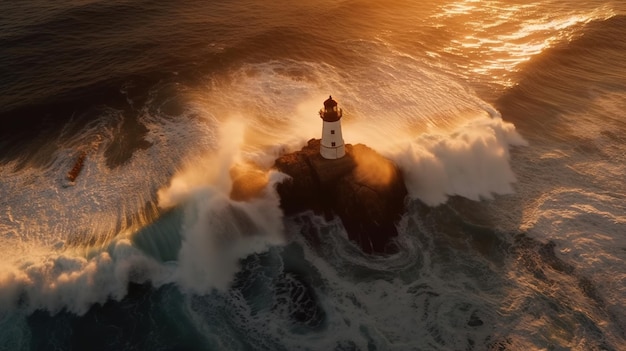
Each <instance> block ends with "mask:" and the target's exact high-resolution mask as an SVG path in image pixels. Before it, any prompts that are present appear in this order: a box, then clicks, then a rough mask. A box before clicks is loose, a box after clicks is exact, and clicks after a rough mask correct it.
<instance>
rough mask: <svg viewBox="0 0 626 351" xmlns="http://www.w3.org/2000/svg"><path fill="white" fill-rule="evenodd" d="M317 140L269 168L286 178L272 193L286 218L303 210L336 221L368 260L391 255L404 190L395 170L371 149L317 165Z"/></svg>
mask: <svg viewBox="0 0 626 351" xmlns="http://www.w3.org/2000/svg"><path fill="white" fill-rule="evenodd" d="M319 149H320V140H319V139H311V140H310V141H309V142H308V144H307V145H306V146H305V147H304V148H302V150H300V151H296V152H293V153H290V154H286V155H283V156H281V157H280V158H278V159H277V160H276V162H275V164H274V168H276V169H277V170H279V171H281V172H283V173H285V174H287V175H289V176H290V179H287V180H285V181H283V182H282V183H280V184H278V185H277V187H276V189H277V191H278V194H279V195H280V199H281V207H282V209H283V211H284V212H285V214H286V215H292V214H296V213H299V212H303V211H306V210H313V211H314V212H315V213H318V214H323V215H324V216H325V217H326V218H327V219H330V218H332V217H333V216H335V215H336V216H338V217H339V218H340V219H341V221H342V223H343V225H344V227H345V229H346V232H347V233H348V237H349V238H350V240H352V241H353V242H355V243H356V244H358V245H359V247H360V248H361V249H362V250H363V251H364V252H366V253H368V254H390V253H394V252H396V251H397V247H396V245H395V244H394V238H396V237H397V235H398V232H397V228H396V223H397V222H398V221H399V220H400V217H401V216H402V214H403V213H404V210H405V198H406V195H407V190H406V187H405V185H404V180H403V178H402V174H401V172H400V170H399V169H398V168H397V166H396V165H395V164H394V163H393V162H391V161H390V160H388V159H386V158H384V157H383V156H381V155H380V154H378V153H377V152H376V151H374V150H372V149H371V148H369V147H367V146H365V145H362V144H357V145H354V146H353V145H350V144H348V145H346V156H345V157H343V158H341V159H337V160H327V159H323V158H322V157H321V156H320V153H319Z"/></svg>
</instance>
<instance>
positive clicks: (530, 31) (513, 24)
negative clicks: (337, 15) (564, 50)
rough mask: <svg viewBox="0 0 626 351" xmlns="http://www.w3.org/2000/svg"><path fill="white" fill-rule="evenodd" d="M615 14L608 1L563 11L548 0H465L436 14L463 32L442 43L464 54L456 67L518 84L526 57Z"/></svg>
mask: <svg viewBox="0 0 626 351" xmlns="http://www.w3.org/2000/svg"><path fill="white" fill-rule="evenodd" d="M614 15H615V13H614V11H613V10H612V9H611V8H609V7H606V6H604V7H599V8H585V7H581V9H579V10H576V11H570V12H569V13H565V14H564V13H563V12H562V11H551V8H550V6H549V5H545V4H512V3H510V2H504V1H477V0H462V1H457V2H454V3H451V4H447V5H444V6H442V8H441V10H440V11H439V12H438V13H437V14H436V15H434V16H433V17H434V18H437V19H438V20H440V21H443V23H447V24H448V26H449V27H450V28H451V29H453V30H454V31H455V32H457V34H460V36H458V37H456V38H454V39H451V40H450V42H449V45H448V46H447V47H445V48H443V51H444V52H446V53H449V54H451V55H454V56H459V57H462V58H463V60H461V61H460V62H463V63H457V66H461V67H460V68H462V69H464V70H466V71H468V72H472V73H476V74H478V75H480V76H489V77H490V78H491V79H494V80H496V81H498V82H499V83H500V84H502V85H503V86H505V87H508V86H512V85H513V84H514V80H513V79H512V78H511V77H510V76H509V75H510V73H512V72H517V71H518V70H519V67H520V65H522V64H523V63H524V62H526V61H528V60H530V59H531V58H532V57H535V56H537V55H539V54H541V53H542V52H544V51H545V50H546V49H548V48H550V47H554V46H555V45H557V44H558V43H562V42H568V41H571V40H572V39H574V38H576V36H577V35H578V34H579V33H581V31H580V29H581V28H582V26H583V25H585V24H587V23H589V22H591V21H594V20H601V19H607V18H610V17H612V16H614ZM520 19H521V20H520Z"/></svg>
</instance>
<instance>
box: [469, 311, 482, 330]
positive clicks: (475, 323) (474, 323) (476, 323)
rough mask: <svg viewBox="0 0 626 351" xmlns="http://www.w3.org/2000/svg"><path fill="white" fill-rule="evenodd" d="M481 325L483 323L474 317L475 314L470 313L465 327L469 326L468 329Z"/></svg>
mask: <svg viewBox="0 0 626 351" xmlns="http://www.w3.org/2000/svg"><path fill="white" fill-rule="evenodd" d="M483 324H484V322H483V321H482V320H481V319H480V318H478V316H476V312H474V313H472V315H471V316H470V319H469V321H468V322H467V325H469V326H470V327H480V326H481V325H483Z"/></svg>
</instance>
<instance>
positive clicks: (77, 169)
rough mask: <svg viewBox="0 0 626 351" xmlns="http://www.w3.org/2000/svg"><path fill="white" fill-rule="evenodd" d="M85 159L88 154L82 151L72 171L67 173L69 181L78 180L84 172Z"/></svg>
mask: <svg viewBox="0 0 626 351" xmlns="http://www.w3.org/2000/svg"><path fill="white" fill-rule="evenodd" d="M85 158H87V153H86V152H85V151H81V152H80V154H79V155H78V157H77V158H76V161H75V162H74V166H73V167H72V169H71V170H70V171H69V172H67V180H69V181H70V182H73V181H75V180H76V178H78V175H79V174H80V172H81V171H82V170H83V164H84V163H85Z"/></svg>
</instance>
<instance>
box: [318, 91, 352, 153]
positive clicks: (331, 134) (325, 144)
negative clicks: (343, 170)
mask: <svg viewBox="0 0 626 351" xmlns="http://www.w3.org/2000/svg"><path fill="white" fill-rule="evenodd" d="M341 116H342V111H341V109H339V108H338V107H337V101H335V100H333V97H332V96H329V97H328V99H327V100H326V101H324V108H323V109H321V110H320V117H321V118H322V120H323V121H324V122H323V124H322V142H321V146H320V154H321V155H322V157H323V158H325V159H329V160H335V159H338V158H342V157H343V156H344V155H345V154H346V148H345V145H344V143H343V135H342V134H341Z"/></svg>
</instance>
